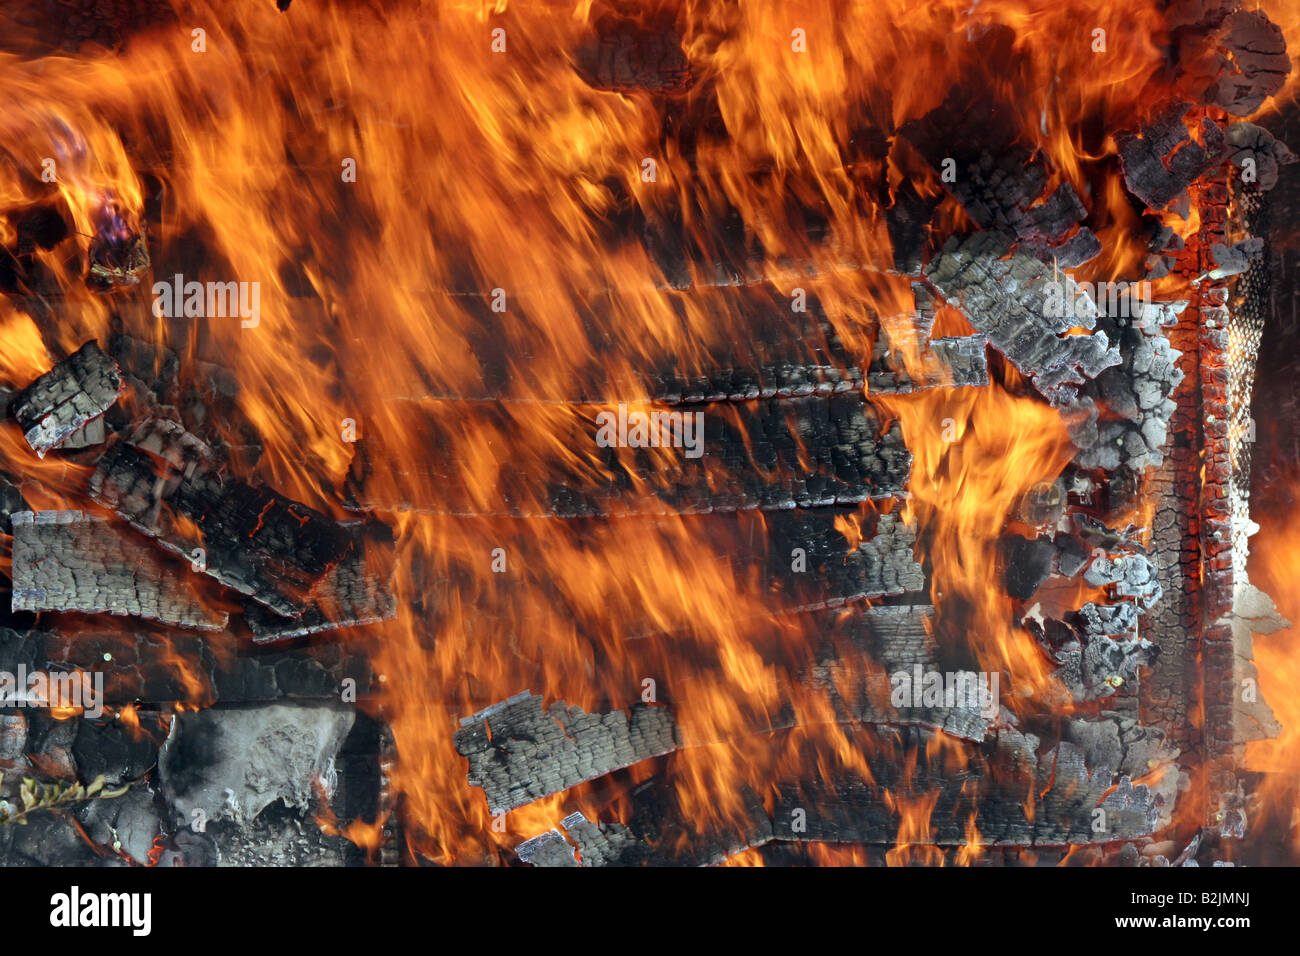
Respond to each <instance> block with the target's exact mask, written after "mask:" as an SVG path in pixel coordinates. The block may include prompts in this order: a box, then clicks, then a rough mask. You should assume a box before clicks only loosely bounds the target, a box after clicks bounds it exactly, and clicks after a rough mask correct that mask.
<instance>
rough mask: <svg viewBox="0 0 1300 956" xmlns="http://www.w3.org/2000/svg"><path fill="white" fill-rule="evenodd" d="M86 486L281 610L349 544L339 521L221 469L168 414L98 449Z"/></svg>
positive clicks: (232, 584) (306, 592)
mask: <svg viewBox="0 0 1300 956" xmlns="http://www.w3.org/2000/svg"><path fill="white" fill-rule="evenodd" d="M90 494H91V497H92V498H94V499H95V500H96V501H97V502H99V503H100V504H102V505H105V506H106V507H108V508H111V509H112V510H113V511H115V512H116V513H117V514H118V515H119V516H120V517H122V518H124V519H126V521H128V522H129V523H130V524H131V525H132V527H134V528H136V529H138V530H139V531H141V532H143V533H144V534H146V535H148V536H149V537H151V538H154V539H156V540H157V541H158V543H159V544H160V545H161V546H162V547H163V548H165V549H167V550H169V551H172V552H174V553H176V554H179V555H181V556H183V557H185V558H188V559H190V560H191V561H192V562H194V564H195V566H196V567H198V568H200V569H201V570H202V571H203V572H204V573H205V574H208V575H210V576H211V577H213V578H215V579H216V580H218V581H220V582H221V583H222V584H224V585H225V586H226V587H229V588H232V589H233V590H235V591H238V592H239V593H240V594H243V595H246V596H247V597H251V598H253V599H254V600H255V601H257V602H259V603H261V604H264V605H266V606H267V607H269V608H271V609H272V610H273V611H275V612H276V613H277V614H281V615H283V616H285V617H298V616H300V615H301V614H302V613H303V611H304V610H305V609H306V607H307V605H308V604H309V603H310V600H311V597H310V595H311V591H312V589H313V588H314V587H315V586H316V585H317V584H318V583H319V582H320V581H321V579H322V578H323V577H324V576H325V575H326V573H327V572H328V571H329V570H330V569H331V568H333V567H334V566H336V565H337V564H338V563H339V562H340V561H341V560H342V559H343V558H344V557H345V556H346V555H347V553H348V551H349V550H350V549H351V547H352V541H351V538H350V536H349V535H348V533H347V531H346V530H345V529H344V528H343V527H341V526H340V525H338V524H337V523H335V522H333V521H331V520H330V519H329V518H327V517H326V516H325V515H323V514H321V513H320V512H318V511H316V510H314V509H312V508H309V507H307V506H306V505H303V504H300V503H298V502H296V501H292V500H291V499H289V498H286V497H284V496H283V495H281V494H278V493H277V492H275V491H272V490H270V489H269V488H265V487H261V486H253V485H247V484H244V483H243V482H240V481H237V480H235V479H233V478H230V477H228V476H226V475H224V474H222V473H221V471H220V468H219V464H218V461H217V459H216V456H215V455H214V454H213V453H212V451H211V449H209V448H208V447H207V446H206V445H205V444H204V443H203V442H202V441H200V440H199V439H198V438H196V437H194V436H193V435H191V434H190V433H189V432H187V431H185V429H184V428H182V427H181V426H180V425H178V424H176V423H175V422H170V421H164V420H161V419H154V420H151V421H148V422H146V423H144V424H143V425H141V426H140V427H139V428H137V429H136V430H135V432H134V433H133V434H132V435H131V437H130V438H129V439H127V440H125V441H119V442H117V443H116V444H114V445H113V446H112V447H111V448H110V449H109V450H108V451H107V452H106V453H105V454H104V456H103V457H102V458H101V459H100V462H99V466H98V468H97V469H96V470H95V473H94V475H93V476H92V477H91V480H90Z"/></svg>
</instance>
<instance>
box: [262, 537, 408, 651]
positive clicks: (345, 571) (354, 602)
mask: <svg viewBox="0 0 1300 956" xmlns="http://www.w3.org/2000/svg"><path fill="white" fill-rule="evenodd" d="M344 527H346V528H347V529H348V531H349V533H350V534H351V536H352V550H351V551H350V552H349V553H348V555H347V556H346V557H344V558H343V560H342V561H340V562H339V563H338V564H337V565H335V566H334V567H333V568H331V569H330V570H329V571H328V572H326V574H325V577H324V579H323V580H322V581H321V583H320V585H319V586H318V587H317V588H316V590H315V592H313V598H312V604H311V606H310V607H308V608H307V610H306V611H304V612H303V613H302V616H301V617H298V618H286V617H281V616H279V615H278V614H276V613H274V612H273V611H270V610H267V609H266V608H264V607H263V606H262V605H260V604H255V603H253V602H247V603H246V604H245V606H244V619H245V621H246V622H247V623H248V626H249V629H250V630H251V631H252V632H253V641H254V643H256V644H272V643H276V642H278V641H288V640H292V639H294V638H299V637H307V636H309V635H312V634H320V633H322V632H324V631H333V630H337V629H339V628H343V627H360V626H362V625H367V624H378V623H380V622H381V621H390V620H392V619H393V618H394V617H396V616H397V598H396V596H395V595H394V594H393V593H392V578H393V561H394V553H393V534H392V531H391V530H390V529H389V528H388V527H386V526H385V525H381V524H378V523H375V522H371V523H369V524H356V525H352V526H348V525H346V524H345V525H344Z"/></svg>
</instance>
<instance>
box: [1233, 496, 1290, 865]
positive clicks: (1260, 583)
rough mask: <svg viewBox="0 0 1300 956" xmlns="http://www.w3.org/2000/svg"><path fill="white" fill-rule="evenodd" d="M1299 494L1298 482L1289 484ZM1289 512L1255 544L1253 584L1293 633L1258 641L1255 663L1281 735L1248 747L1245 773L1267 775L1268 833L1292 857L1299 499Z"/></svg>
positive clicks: (1263, 792) (1263, 790) (1263, 791)
mask: <svg viewBox="0 0 1300 956" xmlns="http://www.w3.org/2000/svg"><path fill="white" fill-rule="evenodd" d="M1290 487H1291V488H1293V489H1294V488H1295V487H1296V485H1295V483H1294V482H1291V483H1290ZM1287 497H1288V499H1289V500H1290V501H1291V502H1292V504H1291V508H1290V510H1289V512H1286V513H1281V514H1273V515H1270V516H1269V517H1271V518H1272V519H1273V520H1270V521H1266V522H1262V524H1263V525H1264V528H1263V529H1262V530H1260V531H1259V532H1258V533H1257V534H1256V535H1255V536H1254V538H1253V539H1252V541H1251V564H1250V575H1251V580H1252V582H1253V583H1254V584H1255V585H1256V586H1257V587H1259V588H1261V589H1262V590H1263V591H1264V592H1265V593H1267V594H1269V595H1270V596H1272V597H1273V598H1275V600H1276V601H1277V608H1278V611H1279V612H1280V613H1281V614H1282V616H1283V617H1285V618H1286V619H1287V620H1288V621H1290V622H1292V626H1291V627H1287V628H1283V629H1282V630H1280V631H1276V632H1274V633H1273V634H1268V635H1261V634H1257V635H1255V642H1254V651H1255V663H1256V666H1257V667H1258V670H1259V693H1260V695H1261V697H1262V698H1263V699H1264V700H1266V701H1268V703H1269V706H1270V707H1271V708H1272V710H1273V715H1274V716H1275V717H1276V718H1277V720H1278V722H1279V723H1280V724H1281V725H1282V732H1281V734H1279V735H1278V736H1277V737H1276V738H1275V739H1273V740H1261V741H1254V742H1251V743H1249V744H1247V745H1246V759H1245V767H1246V769H1247V770H1251V771H1255V772H1258V773H1261V774H1263V775H1264V776H1263V783H1262V784H1261V786H1260V788H1259V791H1258V793H1259V799H1260V802H1261V807H1262V810H1263V814H1262V816H1263V818H1264V819H1263V820H1262V821H1258V822H1257V823H1256V824H1252V826H1253V827H1254V826H1257V825H1259V823H1262V824H1263V825H1262V826H1260V827H1259V828H1260V829H1261V830H1264V831H1265V832H1269V831H1271V832H1276V833H1279V834H1289V842H1290V848H1291V852H1292V853H1293V854H1300V819H1298V818H1297V816H1296V801H1297V792H1298V791H1300V700H1297V697H1296V694H1295V691H1294V689H1295V687H1296V682H1297V681H1300V640H1298V639H1297V631H1296V622H1300V600H1297V599H1296V596H1295V593H1294V589H1293V587H1292V584H1293V582H1294V581H1295V580H1296V577H1295V576H1296V574H1297V572H1300V527H1298V526H1297V524H1296V521H1295V505H1294V500H1295V499H1294V495H1293V494H1292V495H1288V496H1287Z"/></svg>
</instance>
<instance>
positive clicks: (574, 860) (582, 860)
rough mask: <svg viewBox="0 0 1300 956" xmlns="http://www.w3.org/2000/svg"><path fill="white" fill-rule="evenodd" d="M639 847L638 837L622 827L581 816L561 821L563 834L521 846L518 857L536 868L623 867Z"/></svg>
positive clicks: (553, 832)
mask: <svg viewBox="0 0 1300 956" xmlns="http://www.w3.org/2000/svg"><path fill="white" fill-rule="evenodd" d="M560 830H563V831H564V832H563V833H561V832H560ZM635 845H636V837H635V836H633V834H632V831H631V830H630V829H629V828H628V827H626V826H625V825H623V824H622V823H601V822H593V821H591V820H588V819H587V818H586V817H585V816H584V815H583V814H582V813H581V812H577V813H571V814H569V815H568V816H567V817H565V818H564V819H563V820H561V821H560V829H559V830H548V831H547V832H546V833H543V834H542V835H541V836H538V837H533V839H531V840H525V841H524V842H523V843H521V844H519V845H518V846H517V847H515V854H516V855H517V856H518V857H519V859H521V860H522V861H523V862H525V863H528V864H530V865H532V866H546V867H553V866H586V867H592V866H610V865H619V864H620V863H622V862H623V856H624V854H626V853H629V852H630V851H632V850H633V848H634V847H635Z"/></svg>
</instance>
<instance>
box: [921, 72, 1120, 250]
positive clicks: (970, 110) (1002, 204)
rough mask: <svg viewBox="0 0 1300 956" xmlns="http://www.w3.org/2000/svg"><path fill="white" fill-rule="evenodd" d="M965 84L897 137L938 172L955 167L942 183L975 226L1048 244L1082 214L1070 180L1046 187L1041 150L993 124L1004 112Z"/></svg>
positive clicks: (1083, 210) (1013, 131) (1058, 238)
mask: <svg viewBox="0 0 1300 956" xmlns="http://www.w3.org/2000/svg"><path fill="white" fill-rule="evenodd" d="M971 89H972V88H971V87H965V86H962V87H954V88H953V90H951V91H950V92H949V94H948V96H947V98H946V99H945V100H944V102H943V103H941V104H940V105H939V106H938V107H936V108H935V109H934V110H932V111H931V112H930V113H928V114H926V115H925V116H923V117H921V118H920V119H915V120H910V121H908V122H907V123H905V124H903V126H902V127H901V128H900V129H899V135H900V136H902V137H903V138H904V139H905V140H906V141H907V142H908V143H910V144H911V146H912V147H913V148H914V149H915V150H916V151H917V153H918V154H920V155H921V157H923V158H924V159H925V161H926V163H927V164H928V165H929V166H930V168H931V169H932V170H934V172H935V173H936V175H938V174H940V173H942V172H943V171H944V164H945V163H948V162H949V161H951V162H952V163H953V164H954V165H953V166H952V167H951V172H952V174H953V177H955V178H951V179H950V180H949V179H948V178H947V177H942V182H943V187H944V188H945V189H946V190H948V191H949V192H950V193H951V194H952V195H953V197H954V198H956V200H957V201H958V202H960V203H961V205H962V208H963V209H964V210H965V211H966V214H967V215H969V216H970V217H971V219H973V220H974V221H975V223H976V224H977V225H978V226H979V227H980V228H981V229H994V230H1004V231H1008V232H1012V233H1014V234H1015V235H1016V236H1017V237H1018V238H1019V239H1022V240H1036V241H1038V242H1041V243H1043V246H1044V249H1050V248H1051V246H1053V245H1055V244H1057V243H1059V242H1060V241H1061V240H1063V239H1065V237H1066V236H1067V235H1068V234H1069V233H1070V232H1071V231H1073V230H1074V229H1075V228H1076V227H1077V226H1078V224H1079V223H1080V222H1082V221H1083V218H1084V217H1085V216H1086V215H1087V213H1088V211H1087V209H1086V208H1085V207H1084V205H1083V202H1082V201H1081V200H1080V199H1079V196H1078V194H1077V193H1075V191H1074V189H1073V187H1071V186H1070V185H1069V183H1061V184H1060V185H1058V186H1056V187H1055V188H1054V189H1053V188H1052V185H1051V181H1052V179H1053V178H1054V175H1053V173H1052V171H1051V170H1050V169H1049V168H1048V166H1047V162H1046V160H1045V158H1044V154H1043V153H1042V152H1041V151H1038V150H1035V149H1034V148H1033V147H1031V146H1030V145H1028V144H1026V143H1022V142H1020V141H1019V140H1020V134H1019V131H1018V130H1016V129H1015V127H1014V126H1013V125H1012V124H1010V123H1006V122H999V121H998V117H1000V116H1004V115H1007V112H1006V111H1005V110H998V109H997V108H996V104H994V103H990V102H988V101H987V99H986V98H984V97H982V96H981V95H980V94H973V93H972V92H971ZM954 124H955V125H954ZM1089 235H1091V233H1089ZM1097 251H1098V252H1099V251H1100V245H1098V246H1097Z"/></svg>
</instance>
